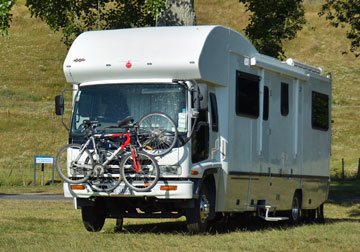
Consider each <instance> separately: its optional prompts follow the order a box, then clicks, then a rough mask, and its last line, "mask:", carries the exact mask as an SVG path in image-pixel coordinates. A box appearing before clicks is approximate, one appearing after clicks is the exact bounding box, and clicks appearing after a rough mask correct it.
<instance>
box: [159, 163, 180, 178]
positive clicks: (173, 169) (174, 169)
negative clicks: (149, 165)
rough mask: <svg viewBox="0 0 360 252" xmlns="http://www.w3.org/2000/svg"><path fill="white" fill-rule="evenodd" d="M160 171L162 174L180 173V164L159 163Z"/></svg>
mask: <svg viewBox="0 0 360 252" xmlns="http://www.w3.org/2000/svg"><path fill="white" fill-rule="evenodd" d="M160 173H161V175H162V176H168V175H181V166H179V165H160Z"/></svg>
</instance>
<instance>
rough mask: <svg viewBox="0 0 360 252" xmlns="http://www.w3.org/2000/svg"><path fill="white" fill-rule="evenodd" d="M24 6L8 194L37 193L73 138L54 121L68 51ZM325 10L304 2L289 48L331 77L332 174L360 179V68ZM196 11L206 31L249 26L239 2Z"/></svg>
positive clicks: (0, 167)
mask: <svg viewBox="0 0 360 252" xmlns="http://www.w3.org/2000/svg"><path fill="white" fill-rule="evenodd" d="M24 3H25V0H19V1H17V4H16V6H15V7H14V9H13V15H14V18H13V23H12V25H11V29H10V33H9V36H8V37H0V59H1V60H0V140H1V143H2V146H1V148H0V190H1V191H3V189H4V188H9V186H12V185H23V184H25V185H30V186H29V189H30V188H31V186H32V183H33V158H34V155H48V156H55V155H56V153H57V151H58V150H59V149H60V148H61V146H63V145H64V144H66V141H67V132H66V130H65V129H64V128H63V126H62V124H61V122H60V118H59V117H57V116H55V115H54V97H55V95H57V94H59V93H60V92H61V91H62V90H63V89H64V88H70V87H71V86H70V85H69V84H67V83H66V81H65V78H64V74H63V71H62V64H63V61H64V59H65V56H66V53H67V49H66V48H65V46H64V45H63V44H62V43H61V42H60V38H61V35H60V34H58V33H54V32H52V31H51V30H50V29H49V28H48V27H47V26H46V25H45V24H44V23H43V22H42V21H40V20H38V19H35V18H30V14H29V12H28V10H27V8H26V7H25V6H24ZM321 3H322V1H310V0H308V1H305V7H306V19H307V21H308V23H307V24H306V25H305V26H304V29H303V30H302V31H301V32H299V33H298V37H297V38H296V39H295V40H292V41H285V43H284V46H285V52H286V54H287V56H289V57H294V58H296V59H298V60H300V61H304V62H307V63H309V64H313V65H317V66H321V67H323V68H324V72H332V74H333V78H334V82H333V112H332V117H333V119H334V120H335V123H334V124H333V138H332V141H333V145H332V157H331V175H332V177H334V178H336V177H339V175H340V174H341V159H342V158H344V159H345V173H346V176H347V177H349V178H351V177H354V176H355V175H356V173H357V167H358V159H359V157H360V154H359V153H360V147H359V144H358V143H359V142H360V127H358V124H359V119H360V109H359V107H354V106H359V105H360V85H358V83H359V81H360V70H359V69H360V61H359V60H358V59H355V58H354V56H352V55H350V54H347V55H342V51H345V50H346V49H348V47H349V42H348V41H347V40H346V38H345V30H344V29H335V28H333V27H331V26H330V25H329V24H328V23H327V22H326V21H325V19H324V18H319V17H318V16H317V12H318V10H319V9H320V5H321ZM195 9H196V13H197V20H198V24H200V25H203V24H220V25H225V26H228V27H231V28H233V29H235V30H238V31H239V32H242V31H243V29H244V28H245V26H246V25H247V18H248V14H247V13H245V11H244V8H243V5H242V4H240V3H239V2H238V1H237V0H222V1H217V0H216V1H215V0H199V1H195ZM67 105H68V106H69V105H70V103H69V102H68V103H67ZM67 111H68V112H69V111H70V108H69V107H68V108H67ZM49 179H51V172H50V168H49V167H48V166H46V172H45V180H49ZM56 179H59V178H58V177H56ZM37 183H39V182H37ZM1 188H3V189H1Z"/></svg>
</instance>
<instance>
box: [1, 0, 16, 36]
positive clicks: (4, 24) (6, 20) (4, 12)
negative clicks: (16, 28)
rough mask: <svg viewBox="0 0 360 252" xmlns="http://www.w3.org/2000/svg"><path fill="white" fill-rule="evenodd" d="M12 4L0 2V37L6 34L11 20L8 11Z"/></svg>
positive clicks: (5, 1) (4, 1)
mask: <svg viewBox="0 0 360 252" xmlns="http://www.w3.org/2000/svg"><path fill="white" fill-rule="evenodd" d="M14 3H15V1H14V0H13V1H11V0H0V33H1V35H2V36H6V35H7V34H8V29H9V27H10V22H11V18H12V14H11V13H10V10H11V7H12V6H13V5H14Z"/></svg>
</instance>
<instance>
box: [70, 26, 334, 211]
mask: <svg viewBox="0 0 360 252" xmlns="http://www.w3.org/2000/svg"><path fill="white" fill-rule="evenodd" d="M64 73H65V76H66V80H67V81H68V82H69V83H71V84H74V86H75V87H76V88H79V87H80V88H81V87H85V86H101V85H108V84H114V85H115V84H125V83H126V84H133V85H137V84H138V83H142V84H147V83H148V84H151V83H167V84H171V83H177V82H178V81H180V82H183V83H186V84H187V85H188V86H189V87H190V86H191V85H193V84H194V83H198V84H201V83H202V84H206V86H207V89H208V95H209V97H208V104H209V105H208V111H207V112H206V113H207V118H208V119H207V123H208V125H209V126H208V130H209V134H208V150H206V152H207V153H208V154H207V156H206V154H205V157H204V158H203V160H201V161H199V162H193V161H194V160H193V159H194V158H192V155H194V154H196V153H192V150H193V148H192V147H193V146H192V145H193V144H195V143H194V141H189V142H188V143H187V144H185V145H184V146H181V147H179V148H175V149H174V150H173V151H172V152H171V153H169V154H167V155H166V156H164V157H163V158H161V159H159V164H160V165H177V166H178V171H177V173H176V174H171V175H166V174H163V175H162V176H161V177H160V180H159V182H158V184H157V185H156V186H155V187H154V189H152V190H151V191H150V192H145V193H143V192H142V193H139V192H131V191H129V190H126V189H124V185H123V184H121V185H120V186H119V187H118V188H117V189H115V190H114V192H109V193H104V192H102V193H99V192H95V191H93V190H92V189H91V187H89V186H88V185H85V186H86V187H85V189H84V190H72V189H71V185H69V184H67V183H64V192H65V196H66V197H74V198H75V202H76V205H79V206H80V207H82V206H87V205H89V204H90V203H86V202H87V201H90V200H92V201H93V200H94V199H97V198H103V199H106V200H108V203H107V204H108V205H109V204H111V200H118V199H122V200H129V201H136V200H137V199H138V200H139V202H145V201H146V200H148V199H154V201H151V200H150V201H151V202H152V204H154V205H156V204H160V205H161V204H163V205H168V206H170V205H171V207H172V208H173V209H175V210H176V209H181V208H184V209H187V208H191V207H193V203H192V201H195V202H196V200H197V199H198V189H199V188H200V187H201V185H202V183H205V182H206V183H210V184H211V185H208V187H209V188H210V187H211V189H208V191H211V193H213V194H214V195H213V196H212V197H213V198H214V202H216V203H215V204H216V205H215V206H214V208H213V209H214V210H215V212H217V213H218V212H219V213H220V212H221V213H230V212H231V213H232V212H247V211H257V210H259V207H264V206H268V208H270V211H271V209H272V210H275V209H276V210H279V211H281V210H291V209H292V207H293V206H292V204H293V198H294V195H295V194H297V195H300V200H301V209H302V210H306V209H317V208H319V207H320V206H321V205H322V204H323V203H324V202H325V201H326V199H327V197H328V190H329V180H330V173H329V165H330V153H331V78H327V77H324V76H322V75H321V70H320V69H318V68H315V67H311V66H309V65H306V64H300V63H297V62H296V61H293V60H288V61H287V62H280V61H278V60H277V59H274V58H271V57H268V56H265V55H262V54H260V53H258V52H257V50H256V49H255V48H254V46H253V45H252V44H251V43H250V42H249V41H248V40H247V39H246V38H245V37H244V36H242V35H241V34H239V33H237V32H235V31H233V30H231V29H229V28H225V27H222V26H190V27H189V26H188V27H153V28H134V29H121V30H108V31H92V32H85V33H83V34H81V35H80V36H79V37H78V38H77V39H76V40H75V41H74V43H73V45H72V47H71V48H70V50H69V53H68V55H67V57H66V60H65V62H64ZM242 83H247V84H244V85H250V86H251V85H252V86H251V87H254V85H255V87H254V90H253V91H251V92H250V93H249V94H247V93H246V92H247V91H246V88H243V86H242V85H243V84H242ZM242 92H245V93H242ZM191 95H192V93H191V92H190V91H188V93H187V98H186V99H187V106H186V116H187V124H188V125H187V128H188V129H190V128H191V126H192V125H191V121H192V120H191V116H192V107H191ZM210 95H211V96H212V97H210ZM244 95H245V96H244ZM249 95H254V97H252V98H251V97H250V98H249V99H247V98H244V97H249ZM214 96H215V97H216V101H217V103H216V104H211V102H212V101H213V97H214ZM242 98H244V99H242ZM246 99H247V100H248V101H249V103H250V104H249V105H248V106H247V105H246V102H245V103H244V102H243V100H246ZM315 102H320V105H319V106H320V107H321V106H322V105H323V107H321V108H323V110H321V109H318V108H317V107H316V106H317V105H315V104H314V103H315ZM321 104H322V105H321ZM253 105H254V106H255V109H254V108H253V107H252V106H253ZM214 106H215V107H217V113H215V111H214V110H215V107H214ZM324 106H325V107H326V110H327V111H324ZM282 107H283V108H282ZM159 109H160V108H159ZM130 110H131V109H130ZM319 111H320V112H319ZM317 112H319V113H320V114H321V115H320V117H321V116H323V117H322V118H320V119H319V117H317V115H316V113H317ZM265 114H267V115H265ZM215 115H216V116H217V117H218V118H217V119H216V118H213V117H214V116H215ZM266 117H267V118H266ZM324 119H325V121H324ZM188 134H189V130H188ZM206 145H207V144H205V146H206ZM195 159H196V158H195ZM209 177H211V179H209ZM209 181H211V182H209ZM163 185H174V186H177V189H176V190H171V191H169V190H161V186H163ZM122 202H123V201H122ZM174 202H175V203H174ZM189 202H190V203H189ZM144 204H145V203H144ZM181 204H183V207H182V206H181ZM195 204H196V203H195ZM90 205H91V204H90ZM140 205H141V204H140ZM171 207H170V208H171ZM108 208H109V209H110V210H109V211H110V212H109V213H107V215H106V216H107V217H110V218H111V217H116V218H120V217H121V218H122V217H127V215H126V213H128V212H130V211H128V209H127V212H126V211H123V212H121V213H117V212H116V209H115V207H108ZM159 209H160V208H159ZM125 212H126V213H125ZM143 212H146V211H145V210H144V211H143ZM179 212H180V211H179ZM139 215H140V214H139ZM149 216H150V213H149ZM128 217H136V215H134V214H133V215H130V214H129V215H128Z"/></svg>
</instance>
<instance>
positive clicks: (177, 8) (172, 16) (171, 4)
mask: <svg viewBox="0 0 360 252" xmlns="http://www.w3.org/2000/svg"><path fill="white" fill-rule="evenodd" d="M181 25H196V16H195V10H194V0H166V3H165V10H164V11H162V12H161V13H160V14H159V15H158V17H157V18H156V26H181Z"/></svg>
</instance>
